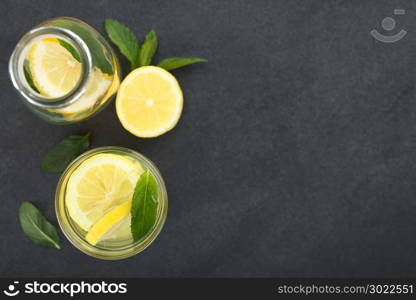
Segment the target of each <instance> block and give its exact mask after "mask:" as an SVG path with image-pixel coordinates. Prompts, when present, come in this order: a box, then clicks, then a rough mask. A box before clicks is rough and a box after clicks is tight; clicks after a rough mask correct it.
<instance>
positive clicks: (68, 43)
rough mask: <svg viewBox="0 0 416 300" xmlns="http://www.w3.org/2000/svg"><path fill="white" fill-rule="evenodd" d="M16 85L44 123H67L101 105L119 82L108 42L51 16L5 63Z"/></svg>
mask: <svg viewBox="0 0 416 300" xmlns="http://www.w3.org/2000/svg"><path fill="white" fill-rule="evenodd" d="M9 73H10V77H11V80H12V82H13V85H14V87H15V88H16V90H17V91H18V93H19V95H20V96H21V98H22V99H23V101H24V103H25V104H27V106H28V107H29V108H30V109H31V110H32V111H34V112H35V113H36V114H38V115H39V116H40V117H42V118H43V119H45V120H47V121H49V122H52V123H56V124H66V123H73V122H78V121H81V120H84V119H86V118H88V117H90V116H92V115H93V114H94V113H96V112H97V111H99V110H100V109H101V108H103V107H104V106H105V104H107V103H108V102H109V100H110V99H111V97H112V96H113V95H114V94H115V93H116V91H117V89H118V86H119V83H120V79H119V77H120V67H119V63H118V60H117V57H116V55H115V54H114V51H113V50H112V48H111V47H110V45H109V44H108V43H107V41H106V40H105V39H104V38H103V37H102V36H101V35H100V34H99V33H98V32H97V31H96V30H95V29H94V28H92V27H91V26H89V25H88V24H86V23H84V22H82V21H80V20H78V19H75V18H68V17H61V18H55V19H51V20H48V21H45V22H44V23H41V24H39V25H38V26H36V27H34V28H33V29H31V30H30V31H29V32H27V33H26V34H25V35H24V36H23V37H22V38H21V39H20V41H19V42H18V44H17V46H16V48H15V49H14V52H13V54H12V56H11V58H10V61H9Z"/></svg>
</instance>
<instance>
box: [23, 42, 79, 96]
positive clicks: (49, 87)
mask: <svg viewBox="0 0 416 300" xmlns="http://www.w3.org/2000/svg"><path fill="white" fill-rule="evenodd" d="M28 60H29V68H30V72H31V74H32V77H33V78H32V79H33V82H34V83H35V86H36V87H37V88H38V89H39V91H40V93H41V94H42V95H43V96H45V97H48V98H57V97H61V96H64V95H66V94H68V93H69V92H70V91H71V90H72V89H73V88H74V87H75V86H76V85H77V83H78V81H79V79H80V78H81V73H82V66H81V63H80V62H78V61H77V60H76V59H75V58H74V57H73V56H72V54H71V53H70V52H69V51H68V50H66V49H65V48H64V47H63V46H61V45H60V43H59V41H58V40H57V39H56V38H43V39H40V40H38V41H36V42H35V43H34V44H33V45H32V46H31V48H30V50H29V54H28Z"/></svg>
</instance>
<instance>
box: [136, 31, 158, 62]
mask: <svg viewBox="0 0 416 300" xmlns="http://www.w3.org/2000/svg"><path fill="white" fill-rule="evenodd" d="M157 45H158V43H157V35H156V31H154V30H153V29H152V30H150V31H149V33H148V34H146V38H145V39H144V42H143V44H142V45H141V47H140V53H139V61H140V66H141V67H143V66H148V65H150V64H151V63H152V59H153V56H154V55H155V53H156V50H157Z"/></svg>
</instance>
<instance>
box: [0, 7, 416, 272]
mask: <svg viewBox="0 0 416 300" xmlns="http://www.w3.org/2000/svg"><path fill="white" fill-rule="evenodd" d="M394 8H405V9H406V10H407V13H406V15H405V16H395V17H394V18H395V20H396V21H397V29H400V28H405V29H407V30H408V31H409V33H408V35H407V36H406V37H405V38H404V39H403V40H401V41H400V42H398V43H395V44H383V43H380V42H376V41H375V40H374V39H373V38H372V37H371V36H370V34H369V32H370V30H371V29H373V28H376V29H378V30H382V29H381V21H382V19H383V18H384V17H387V16H393V14H392V13H393V9H394ZM0 11H1V12H2V17H1V19H0V28H1V34H0V49H1V55H0V70H1V72H0V86H1V91H2V96H1V101H0V114H1V118H0V129H1V130H0V147H1V159H0V182H1V187H0V191H1V215H0V225H1V243H0V255H1V259H0V275H1V276H108V277H124V276H132V277H142V276H143V277H144V276H152V277H159V276H162V277H165V276H172V277H177V276H195V277H201V276H211V277H212V276H214V277H217V276H227V277H229V276H243V277H248V276H279V277H288V276H327V277H340V276H347V277H348V276H352V277H357V276H416V258H415V252H416V240H415V233H416V217H415V215H416V184H415V181H416V101H415V96H416V95H415V94H416V90H415V83H416V51H415V50H416V28H415V27H416V21H415V13H416V3H415V2H411V1H393V0H388V1H387V0H385V1H381V0H372V1H370V0H367V1H362V0H344V1H335V0H334V1H326V0H322V1H306V0H304V1H300V0H299V1H297V0H296V1H295V0H287V1H271V0H270V1H266V0H257V1H248V0H246V1H231V0H230V1H214V0H212V1H195V0H181V1H179V0H175V1H167V0H166V1H161V0H153V1H104V0H100V1H98V0H96V1H81V0H71V1H61V0H53V1H52V0H50V1H12V0H2V1H1V2H0ZM64 15H65V16H74V17H77V18H80V19H82V20H84V21H85V22H87V23H89V24H91V25H92V26H94V27H96V28H98V29H100V30H102V27H103V26H102V23H103V20H104V17H113V18H117V19H119V20H121V21H122V22H123V23H125V24H127V25H128V26H129V27H131V28H132V29H134V31H135V32H136V33H137V34H138V35H139V36H140V37H143V35H144V34H145V32H146V31H147V30H148V29H150V28H154V29H155V30H156V31H157V33H158V35H159V38H160V50H159V53H158V55H157V58H156V59H160V58H164V57H167V56H180V55H198V56H202V57H205V58H207V59H208V60H209V63H207V64H200V65H195V66H193V67H189V68H187V69H183V70H179V71H176V72H174V74H175V75H176V76H177V78H178V80H179V82H180V84H181V86H182V88H183V91H184V95H185V110H184V114H183V116H182V119H181V121H180V123H179V124H178V126H177V127H176V129H175V130H173V131H172V132H170V133H168V134H166V135H164V136H162V137H159V138H156V139H148V140H147V139H146V140H145V139H138V138H135V137H134V136H132V135H130V134H129V133H128V132H126V131H124V130H123V129H122V127H121V125H120V124H119V122H118V120H117V117H116V115H115V112H114V105H113V104H112V105H110V106H109V107H108V108H107V109H106V110H105V111H103V112H101V113H100V114H99V115H98V116H96V117H95V118H93V119H91V120H88V121H86V122H83V123H80V124H76V125H71V126H65V127H59V126H54V125H50V124H47V123H45V122H44V121H42V120H40V119H38V118H37V117H36V116H35V115H33V114H32V113H31V112H29V111H28V110H27V109H26V108H25V107H24V106H23V104H22V103H21V102H20V100H19V99H18V97H17V95H16V93H15V91H14V90H13V88H12V85H11V83H10V80H9V77H8V74H7V63H8V58H9V55H10V54H11V52H12V50H13V47H14V45H15V44H16V43H17V41H18V39H19V37H20V36H21V35H22V34H24V33H25V32H26V31H27V30H28V29H30V28H31V27H32V26H33V25H35V24H37V23H39V22H41V21H43V20H45V19H47V18H50V17H56V16H64ZM123 64H124V66H127V64H126V63H125V61H123ZM89 129H92V130H93V133H94V138H93V144H92V145H93V147H98V146H104V145H119V146H125V147H129V148H131V149H135V150H137V151H139V152H141V153H143V154H145V155H146V156H148V157H150V158H151V159H152V160H153V161H154V162H155V163H156V164H157V165H158V166H159V167H160V170H161V172H162V174H163V175H164V178H165V180H166V183H167V188H168V193H169V197H170V199H169V201H170V203H169V205H170V207H169V214H168V218H167V223H166V225H165V228H164V229H163V231H162V233H161V235H160V236H159V238H158V239H157V240H156V242H155V243H154V244H153V245H152V246H151V247H150V248H148V249H147V250H146V251H144V252H143V253H141V254H140V255H137V256H135V257H133V258H130V259H126V260H122V261H115V262H108V261H100V260H96V259H93V258H90V257H88V256H86V255H84V254H82V253H81V252H79V251H78V250H76V249H75V248H74V247H72V246H71V245H70V243H69V242H68V241H67V240H66V239H65V238H64V237H63V235H61V237H62V250H60V251H56V250H54V249H48V248H43V247H40V246H37V245H34V244H32V243H31V242H30V241H29V240H28V239H27V238H26V237H25V236H24V235H23V234H22V232H21V229H20V226H19V223H18V218H17V212H18V206H19V204H20V202H21V201H23V200H27V201H33V202H34V203H35V204H36V205H38V206H39V207H40V208H41V209H42V210H43V211H44V212H45V214H46V215H47V216H48V217H49V218H50V219H51V220H52V221H53V222H54V223H56V217H55V214H54V203H53V197H54V190H55V187H56V183H57V180H58V176H55V175H48V174H44V173H42V172H41V170H40V167H39V165H40V160H41V157H42V155H43V154H44V153H45V151H46V150H47V149H49V147H50V146H51V145H53V144H54V143H55V142H56V141H58V140H60V139H61V138H63V137H65V136H67V135H68V134H73V133H82V132H85V131H86V130H89Z"/></svg>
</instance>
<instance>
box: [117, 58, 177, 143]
mask: <svg viewBox="0 0 416 300" xmlns="http://www.w3.org/2000/svg"><path fill="white" fill-rule="evenodd" d="M182 107H183V95H182V90H181V88H180V87H179V84H178V82H177V80H176V79H175V77H174V76H173V75H172V74H170V73H169V72H167V71H165V70H164V69H162V68H159V67H155V66H146V67H141V68H138V69H136V70H134V71H132V72H131V73H130V74H129V75H128V76H127V77H126V78H125V79H124V81H123V82H122V83H121V85H120V88H119V90H118V94H117V99H116V110H117V115H118V118H119V119H120V122H121V124H122V125H123V127H124V128H125V129H127V130H128V131H129V132H130V133H132V134H134V135H136V136H138V137H156V136H159V135H161V134H163V133H165V132H167V131H169V130H171V129H172V128H173V127H175V125H176V123H178V120H179V118H180V116H181V113H182Z"/></svg>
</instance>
